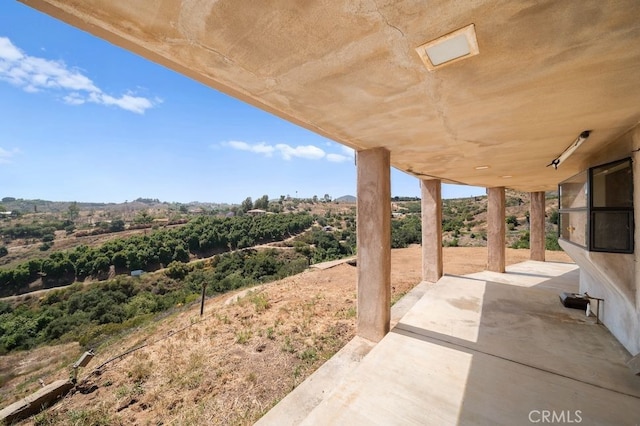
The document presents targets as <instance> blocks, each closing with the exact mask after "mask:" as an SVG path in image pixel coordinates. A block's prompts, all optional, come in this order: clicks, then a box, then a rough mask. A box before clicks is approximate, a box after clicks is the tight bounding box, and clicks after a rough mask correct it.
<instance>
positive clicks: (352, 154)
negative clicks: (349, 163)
mask: <svg viewBox="0 0 640 426" xmlns="http://www.w3.org/2000/svg"><path fill="white" fill-rule="evenodd" d="M340 148H341V149H342V153H343V154H344V155H346V156H347V157H349V158H353V157H355V151H354V150H353V148H349V147H348V146H346V145H340Z"/></svg>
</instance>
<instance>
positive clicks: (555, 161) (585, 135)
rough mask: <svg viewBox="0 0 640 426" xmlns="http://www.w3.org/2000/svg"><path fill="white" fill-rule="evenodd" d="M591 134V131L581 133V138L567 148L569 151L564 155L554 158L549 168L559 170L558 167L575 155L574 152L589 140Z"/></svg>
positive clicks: (563, 152) (566, 150) (564, 152)
mask: <svg viewBox="0 0 640 426" xmlns="http://www.w3.org/2000/svg"><path fill="white" fill-rule="evenodd" d="M590 134H591V130H585V131H584V132H582V133H580V136H578V137H577V139H576V140H575V141H573V142H572V143H571V145H569V146H568V147H567V149H565V150H564V151H562V154H560V155H559V156H558V157H556V158H554V159H553V161H551V163H549V164H547V167H549V166H553V168H554V169H556V170H558V166H559V165H560V164H562V162H563V161H564V160H566V159H567V158H569V156H570V155H571V154H573V152H574V151H575V150H576V149H578V147H580V145H582V144H583V143H584V141H586V140H587V138H588V137H589V135H590Z"/></svg>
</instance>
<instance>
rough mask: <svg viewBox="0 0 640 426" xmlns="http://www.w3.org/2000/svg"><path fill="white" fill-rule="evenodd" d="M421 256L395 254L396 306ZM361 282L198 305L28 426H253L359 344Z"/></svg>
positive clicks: (33, 382)
mask: <svg viewBox="0 0 640 426" xmlns="http://www.w3.org/2000/svg"><path fill="white" fill-rule="evenodd" d="M420 253H421V248H420V247H419V246H414V247H410V248H407V249H399V250H393V251H392V277H391V279H392V291H393V296H392V297H393V300H397V298H398V297H400V295H401V294H404V293H405V292H407V291H408V290H409V289H411V288H412V287H413V286H414V285H415V284H416V283H417V282H418V281H419V280H420V271H421V264H420ZM486 256H487V254H486V248H482V247H456V248H445V249H444V265H445V273H449V274H465V273H471V272H477V271H481V270H484V268H485V264H486ZM528 256H529V251H528V250H512V249H508V250H507V263H508V264H511V263H516V262H519V261H523V260H526V259H528ZM547 259H548V260H550V261H564V262H566V261H570V259H569V258H568V256H567V255H566V254H564V253H562V252H547ZM355 282H356V268H354V267H352V266H349V265H347V264H342V265H340V266H336V267H334V268H331V269H328V270H324V271H322V270H308V271H306V272H304V273H302V274H299V275H297V276H293V277H289V278H287V279H284V280H282V281H278V282H273V283H270V284H266V285H265V286H263V287H262V288H260V289H259V290H256V291H255V292H254V293H249V294H248V295H247V296H245V297H243V298H241V299H240V300H239V301H238V302H236V303H232V304H229V305H225V301H226V300H227V299H229V297H230V296H231V295H230V294H226V295H222V296H220V297H218V298H215V299H210V300H208V301H207V304H206V309H205V315H204V317H202V318H200V317H199V315H198V314H199V306H197V305H196V306H192V307H190V308H189V309H187V310H186V311H184V312H182V313H179V314H173V315H171V316H168V317H166V318H165V319H163V320H160V321H158V322H156V323H154V324H153V325H151V326H148V327H146V328H144V329H141V330H138V331H137V332H135V333H132V334H130V335H129V336H127V337H125V338H123V339H121V340H119V341H117V342H115V343H113V344H111V345H110V346H108V347H103V348H99V349H98V351H97V352H98V353H97V356H96V358H95V359H94V360H93V361H92V362H91V363H90V364H89V366H88V367H87V368H86V369H85V371H83V372H81V374H80V378H85V377H87V375H88V374H89V373H90V371H91V370H92V369H94V368H96V367H97V366H98V365H100V364H102V363H103V362H105V361H107V360H109V359H111V358H113V357H114V356H116V355H118V354H121V353H123V352H125V351H127V350H129V349H131V348H134V347H137V346H139V345H141V344H144V343H146V344H147V346H145V347H143V348H142V349H140V350H138V351H135V352H133V353H132V354H130V355H128V356H125V357H123V358H120V359H117V360H115V361H113V362H111V363H109V364H107V365H106V366H105V367H104V368H103V369H102V370H100V372H99V373H97V374H93V375H90V376H89V377H87V379H86V381H85V382H84V383H83V384H82V386H81V390H80V391H79V392H76V393H75V394H74V395H71V396H69V397H67V398H66V399H65V400H64V401H62V402H61V403H59V404H58V405H56V406H55V407H53V408H52V409H50V410H49V411H47V412H45V413H42V414H40V415H38V416H37V417H35V418H33V419H30V420H28V421H27V422H25V424H40V425H44V424H47V425H55V424H60V425H62V424H96V425H100V424H104V425H114V424H115V425H117V424H123V425H159V424H164V425H174V424H175V425H202V424H207V425H211V424H251V423H253V422H254V421H255V420H256V419H257V418H259V417H260V416H261V415H262V414H263V413H264V412H266V411H267V410H268V409H269V408H270V407H271V406H273V405H274V404H275V403H276V402H277V401H279V400H280V399H281V398H282V397H284V396H285V395H286V394H287V393H288V392H289V391H291V390H292V389H293V388H294V387H295V386H296V385H298V384H299V383H300V382H301V381H302V380H304V379H305V378H306V377H307V376H308V375H309V374H311V373H312V372H313V371H314V370H315V369H316V368H318V367H319V366H320V365H321V364H322V362H323V361H325V360H326V359H327V358H329V357H330V356H331V355H332V354H333V353H335V352H336V351H337V350H338V349H339V348H341V347H342V346H343V345H344V344H345V343H346V342H347V341H348V340H350V339H351V338H352V337H353V335H354V333H355V314H356V310H355V308H356V301H355V295H356V289H355ZM40 350H45V349H40ZM46 350H47V351H48V354H51V349H50V348H49V349H46ZM25 355H26V354H25ZM31 356H32V357H33V358H34V359H39V358H38V357H37V356H36V355H34V354H32V355H31ZM7 361H9V360H8V359H7V358H6V357H5V359H2V358H0V366H2V368H4V369H5V370H6V369H9V370H10V366H9V365H8V362H7ZM15 361H16V360H15V359H13V360H12V363H13V362H15ZM52 363H53V361H52ZM17 364H18V363H16V365H17ZM21 368H22V369H23V370H24V365H22V364H21ZM5 373H6V371H5V372H3V374H5ZM43 374H44V371H43V370H35V371H31V372H30V373H29V374H26V375H21V376H18V377H16V378H14V379H12V380H10V381H9V382H8V383H6V384H5V387H4V389H3V391H4V392H7V391H9V390H11V389H13V392H12V393H11V394H5V395H3V398H2V399H3V403H2V405H3V406H4V405H7V404H8V403H9V402H11V401H13V400H15V399H17V398H18V395H24V394H27V393H30V392H32V391H33V390H35V389H36V388H37V387H38V386H39V384H38V383H37V377H40V375H43ZM66 374H67V371H66V370H61V371H59V372H58V373H56V374H46V376H44V379H45V381H46V382H47V383H49V382H51V381H53V380H55V379H57V378H64V377H65V376H66ZM5 397H6V398H5Z"/></svg>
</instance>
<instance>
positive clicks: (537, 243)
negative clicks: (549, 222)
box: [529, 192, 546, 262]
mask: <svg viewBox="0 0 640 426" xmlns="http://www.w3.org/2000/svg"><path fill="white" fill-rule="evenodd" d="M530 195H531V206H530V208H529V247H530V248H531V255H530V258H531V260H539V261H541V262H544V247H545V240H546V229H545V221H544V217H545V193H544V192H532V193H531V194H530Z"/></svg>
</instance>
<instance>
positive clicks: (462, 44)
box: [416, 24, 480, 71]
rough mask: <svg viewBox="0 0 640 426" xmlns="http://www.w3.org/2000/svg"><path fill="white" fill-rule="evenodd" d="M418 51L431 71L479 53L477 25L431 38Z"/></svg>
mask: <svg viewBox="0 0 640 426" xmlns="http://www.w3.org/2000/svg"><path fill="white" fill-rule="evenodd" d="M416 52H418V55H420V59H422V62H424V65H425V66H426V67H427V69H428V70H429V71H434V70H435V69H437V68H440V67H442V66H445V65H449V64H451V63H454V62H457V61H459V60H461V59H466V58H468V57H471V56H474V55H477V54H478V53H480V51H479V50H478V40H477V39H476V30H475V26H474V25H473V24H471V25H467V26H466V27H464V28H460V29H459V30H456V31H454V32H452V33H449V34H447V35H444V36H442V37H439V38H437V39H435V40H431V41H429V42H427V43H425V44H423V45H421V46H418V47H417V48H416Z"/></svg>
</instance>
